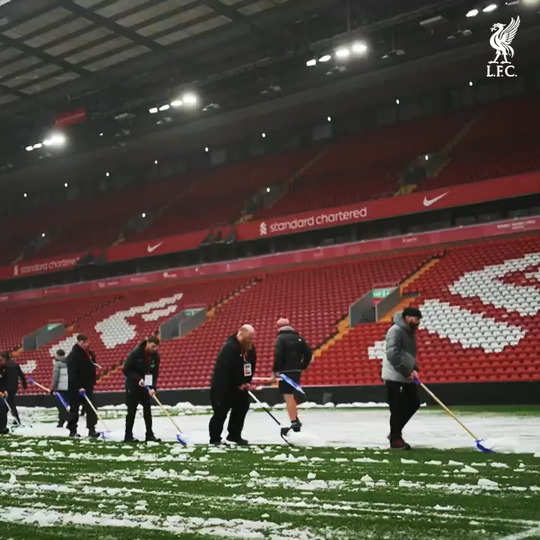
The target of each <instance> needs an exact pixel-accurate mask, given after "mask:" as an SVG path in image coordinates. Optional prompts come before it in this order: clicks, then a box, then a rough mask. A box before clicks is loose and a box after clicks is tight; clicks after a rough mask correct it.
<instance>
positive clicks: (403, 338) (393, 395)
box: [382, 307, 422, 450]
mask: <svg viewBox="0 0 540 540" xmlns="http://www.w3.org/2000/svg"><path fill="white" fill-rule="evenodd" d="M421 318H422V313H421V312H420V310H419V309H418V308H415V307H407V308H405V309H404V310H403V312H402V313H396V315H395V316H394V324H393V325H392V327H391V328H390V330H388V333H387V334H386V358H385V359H384V360H383V363H382V379H383V380H384V382H385V384H386V391H387V396H388V405H389V406H390V437H389V439H390V447H391V448H393V449H395V450H409V449H410V448H411V447H410V445H408V444H407V443H406V442H405V441H404V440H403V435H402V431H403V428H404V427H405V426H406V425H407V423H408V422H409V420H410V419H411V418H412V417H413V416H414V414H415V413H416V411H418V409H419V408H420V397H419V395H418V386H417V385H416V384H415V382H414V381H415V379H416V378H417V377H418V365H417V361H416V331H417V330H418V326H419V325H420V319H421Z"/></svg>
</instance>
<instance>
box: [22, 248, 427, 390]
mask: <svg viewBox="0 0 540 540" xmlns="http://www.w3.org/2000/svg"><path fill="white" fill-rule="evenodd" d="M431 256H432V253H431V252H421V253H413V254H405V255H402V256H399V257H383V258H376V259H359V260H355V261H346V262H340V263H337V264H332V265H326V266H322V267H307V268H295V269H291V270H286V271H277V272H275V273H271V274H268V275H266V276H257V275H253V276H245V277H238V278H234V279H220V280H215V281H203V282H199V283H197V282H195V283H184V284H182V283H179V284H175V285H171V286H168V287H165V288H163V287H162V288H159V289H157V288H150V289H142V290H135V291H133V292H130V293H129V294H125V295H122V298H118V299H116V300H115V302H114V303H111V304H110V305H109V306H106V307H104V308H103V309H100V310H99V311H97V312H95V313H92V314H91V315H89V316H87V317H85V318H82V319H81V320H80V321H79V322H78V323H77V324H76V326H75V328H74V329H73V330H72V331H71V332H70V333H69V334H68V335H67V336H66V337H64V338H62V339H61V340H59V341H58V342H57V343H54V344H52V345H49V346H47V347H45V348H44V349H42V350H40V351H38V352H37V353H36V352H25V353H23V354H22V355H20V357H19V360H20V362H21V364H23V365H24V364H25V363H27V362H29V361H33V362H35V363H36V367H35V371H34V376H35V377H36V378H39V379H40V380H43V381H45V382H46V383H47V384H48V382H50V377H51V352H53V351H54V350H56V349H57V348H59V347H62V348H65V349H69V348H70V347H71V346H72V345H73V343H74V340H75V338H74V336H75V335H76V333H78V332H81V331H82V332H84V333H86V334H87V335H88V336H89V337H90V340H91V344H92V345H91V346H92V349H93V350H94V351H95V353H96V355H97V361H98V362H99V364H100V365H101V366H102V368H103V369H102V370H100V374H106V376H105V377H104V378H103V379H102V381H100V384H99V386H98V390H100V391H112V390H121V389H122V388H123V376H122V373H121V371H120V370H118V369H116V370H115V368H117V366H119V364H120V363H121V362H123V360H124V359H125V357H126V356H127V353H128V352H129V351H130V350H131V349H132V348H133V347H134V346H135V344H136V343H137V342H138V341H140V340H141V339H143V338H144V337H146V336H147V335H149V334H151V333H154V332H156V331H157V330H158V328H159V324H160V323H161V322H164V321H165V320H167V319H168V318H169V317H171V314H174V313H178V312H179V310H180V309H181V308H186V307H192V306H195V305H205V306H208V307H211V306H215V310H212V311H211V312H210V318H209V320H208V322H206V323H205V324H203V325H202V326H200V327H199V328H197V329H196V330H194V331H193V332H191V333H190V334H188V335H187V336H186V337H184V338H182V339H178V340H171V341H165V342H164V343H163V345H162V347H161V354H162V358H163V360H162V367H161V380H160V386H161V387H162V388H197V387H207V386H208V384H209V380H210V374H211V371H212V369H213V365H214V361H215V358H216V355H217V353H218V351H219V349H220V347H221V346H222V344H223V341H224V339H225V337H226V336H228V335H230V334H232V333H234V332H235V331H236V330H237V329H238V328H239V327H240V326H241V325H242V324H244V323H246V322H249V323H250V324H253V325H254V326H255V327H256V328H257V329H258V334H257V349H258V355H259V365H258V370H259V373H263V374H265V373H266V374H269V373H270V371H271V366H272V361H273V358H272V355H273V344H274V340H275V336H276V327H275V325H276V321H277V319H278V318H279V316H281V315H284V314H286V315H287V316H289V317H290V318H291V320H292V321H294V325H295V326H296V327H297V328H298V330H299V331H301V332H302V333H303V335H305V336H306V339H308V340H309V341H310V343H312V344H313V345H314V346H318V345H321V344H323V343H324V341H325V340H327V339H328V338H329V337H331V336H332V335H333V334H334V333H335V332H336V324H337V323H338V322H339V321H341V320H342V319H344V318H345V317H346V316H347V313H348V308H349V305H350V304H351V303H352V302H355V301H356V300H357V299H358V298H360V297H361V296H363V295H364V294H365V293H366V292H368V291H369V290H370V289H371V287H372V284H373V283H374V282H375V281H380V280H381V279H382V280H384V281H386V282H395V283H399V282H401V281H403V279H405V278H406V277H407V276H409V275H411V274H412V273H414V272H415V271H416V270H417V269H418V268H420V267H421V266H422V265H423V264H424V263H425V262H426V261H427V260H428V259H429V258H430V257H431ZM390 260H392V261H393V264H392V265H390V264H388V263H389V261H390ZM314 291H317V294H313V293H314ZM179 294H182V295H183V296H182V297H181V298H178V297H177V296H175V295H179ZM228 298H230V300H229V301H228V302H224V303H222V304H219V305H218V303H219V302H220V301H222V300H225V299H228ZM111 370H112V371H111ZM109 372H110V373H109Z"/></svg>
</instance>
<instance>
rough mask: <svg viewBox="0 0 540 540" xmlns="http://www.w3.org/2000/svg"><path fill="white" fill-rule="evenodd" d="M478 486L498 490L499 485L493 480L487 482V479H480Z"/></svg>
mask: <svg viewBox="0 0 540 540" xmlns="http://www.w3.org/2000/svg"><path fill="white" fill-rule="evenodd" d="M478 485H479V486H480V487H481V488H483V489H494V490H495V489H499V484H497V482H494V481H493V480H488V479H487V478H480V480H478Z"/></svg>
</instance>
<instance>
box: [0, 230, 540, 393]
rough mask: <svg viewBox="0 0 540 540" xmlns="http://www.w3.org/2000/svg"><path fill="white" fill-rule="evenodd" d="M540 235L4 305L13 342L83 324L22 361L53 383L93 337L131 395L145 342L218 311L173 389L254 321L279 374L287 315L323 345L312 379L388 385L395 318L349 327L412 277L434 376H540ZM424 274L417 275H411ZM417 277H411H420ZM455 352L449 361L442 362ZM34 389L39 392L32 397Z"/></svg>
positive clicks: (112, 381)
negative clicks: (63, 363)
mask: <svg viewBox="0 0 540 540" xmlns="http://www.w3.org/2000/svg"><path fill="white" fill-rule="evenodd" d="M539 269H540V236H530V237H521V238H515V239H506V240H503V241H488V242H483V243H482V244H481V248H480V246H479V245H478V244H476V243H475V244H470V245H461V246H454V247H450V248H447V249H446V250H444V251H441V250H438V251H436V250H429V251H422V252H412V253H402V254H397V255H396V254H389V255H388V256H386V257H378V258H363V259H356V260H346V261H340V262H337V263H333V264H326V265H322V266H308V267H295V268H292V269H282V270H276V271H273V272H271V273H268V274H265V275H255V274H254V275H245V276H238V277H234V278H226V279H215V280H203V281H196V282H185V283H175V284H171V285H168V286H166V287H159V288H154V287H152V288H143V289H135V290H132V291H130V292H129V293H128V292H121V293H118V294H109V295H98V296H90V297H87V298H74V299H72V300H71V301H69V302H65V301H55V302H52V301H49V302H38V303H36V304H32V305H31V309H28V308H29V305H28V304H26V305H20V306H14V307H10V308H3V309H2V311H1V312H0V316H1V320H2V332H1V336H0V340H1V341H0V343H1V344H2V347H3V348H10V347H11V348H12V347H14V346H15V345H17V344H19V343H20V342H21V339H22V336H23V335H24V334H25V333H28V332H31V331H33V330H35V329H36V328H37V327H39V326H42V325H44V324H47V323H48V322H51V321H53V320H64V321H65V322H66V326H67V325H68V323H69V324H70V325H71V326H70V329H69V331H68V333H67V334H66V335H65V336H64V337H63V338H62V339H61V340H59V341H58V342H56V343H54V344H51V345H48V346H47V347H45V348H43V349H41V350H39V351H37V352H32V351H30V352H24V353H22V354H20V355H19V357H18V360H19V361H20V362H21V364H22V365H23V366H24V365H25V364H26V365H27V368H26V369H27V370H29V369H30V370H31V373H32V375H33V376H34V377H35V378H37V379H39V380H41V381H43V382H44V383H45V384H49V383H50V378H51V352H52V351H54V350H56V349H57V348H58V347H64V348H66V349H69V348H70V347H71V345H72V344H73V342H74V335H75V334H76V333H77V332H81V331H82V332H84V333H87V334H88V335H89V336H90V339H91V343H92V348H93V350H94V351H95V352H96V354H97V358H98V362H99V363H100V365H101V366H102V369H101V370H100V375H101V376H102V378H101V380H100V382H99V385H98V390H99V391H120V390H122V388H123V376H122V373H121V371H120V369H119V366H120V364H121V362H122V361H123V360H124V358H125V357H126V355H127V353H128V352H129V350H131V348H133V347H134V345H135V344H136V343H137V342H138V341H139V340H140V339H142V338H144V337H146V336H147V335H149V334H152V333H155V332H156V331H158V328H159V325H160V324H161V323H162V322H164V321H165V320H167V319H168V318H169V317H171V316H172V315H173V314H176V313H179V312H180V311H181V310H183V309H186V308H189V307H194V306H206V308H208V309H209V312H208V319H207V322H206V323H204V324H202V325H201V326H199V327H198V328H197V329H195V330H194V331H192V332H191V333H189V334H188V335H187V336H185V337H184V338H182V339H176V340H171V341H165V342H164V343H163V345H162V347H161V354H162V369H161V380H160V386H161V387H162V388H163V389H176V388H202V387H207V386H208V384H209V380H210V375H211V371H212V368H213V363H214V360H215V357H216V354H217V352H218V351H219V349H220V347H221V345H222V344H223V341H224V339H225V337H226V336H227V335H230V334H232V333H234V332H235V331H236V330H237V328H238V327H239V326H240V325H241V324H244V323H246V322H249V323H251V324H253V325H254V326H255V328H256V329H257V337H256V344H257V349H258V356H259V364H258V373H259V374H260V375H267V374H269V373H270V371H271V367H272V360H273V343H274V339H275V334H276V328H275V323H276V320H277V318H278V317H280V316H287V317H289V318H290V319H291V320H292V321H293V325H294V326H295V327H296V328H297V329H298V330H299V331H300V332H301V333H302V334H303V335H304V336H305V337H306V339H307V340H308V341H309V342H310V344H311V345H312V346H313V347H314V348H315V349H317V353H316V356H317V358H316V359H315V361H314V362H313V365H312V367H311V368H310V370H309V371H308V373H307V374H306V378H305V381H304V383H305V384H306V385H315V386H317V385H325V386H326V385H375V384H379V383H380V362H379V358H380V355H381V350H384V343H383V340H384V336H385V333H386V330H387V329H388V324H389V323H388V322H378V323H372V324H362V325H358V326H356V327H354V328H352V329H351V328H349V327H348V324H347V314H348V308H349V306H350V305H351V304H352V303H353V302H355V301H356V300H357V299H359V298H360V297H361V296H363V295H364V294H365V293H366V292H368V291H369V290H370V289H371V288H372V287H373V284H374V283H382V282H384V283H394V284H396V285H397V284H402V286H403V293H404V294H405V295H406V296H407V297H408V298H409V300H408V301H409V302H410V303H413V304H414V305H417V306H419V307H420V308H421V309H422V311H423V312H424V315H425V317H424V321H423V328H422V329H421V330H420V332H419V357H420V364H421V369H422V374H423V378H424V380H426V382H472V381H474V382H476V381H478V382H488V381H501V380H503V381H507V380H508V381H520V380H539V379H540V360H539V359H538V354H537V347H538V343H539V341H540V320H539V319H538V312H539V311H540V292H539V291H538V288H537V283H538V271H539ZM411 276H412V279H411ZM408 278H409V279H408ZM441 358H444V362H443V363H441V361H440V359H441ZM32 391H34V390H33V389H30V390H29V392H32Z"/></svg>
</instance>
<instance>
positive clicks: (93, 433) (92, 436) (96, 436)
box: [88, 429, 99, 439]
mask: <svg viewBox="0 0 540 540" xmlns="http://www.w3.org/2000/svg"><path fill="white" fill-rule="evenodd" d="M88 437H90V439H99V433H98V432H97V431H96V430H95V429H89V430H88Z"/></svg>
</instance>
